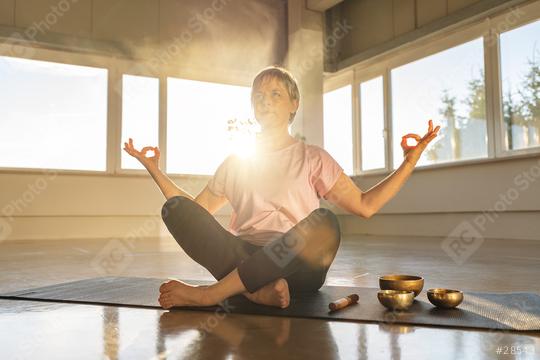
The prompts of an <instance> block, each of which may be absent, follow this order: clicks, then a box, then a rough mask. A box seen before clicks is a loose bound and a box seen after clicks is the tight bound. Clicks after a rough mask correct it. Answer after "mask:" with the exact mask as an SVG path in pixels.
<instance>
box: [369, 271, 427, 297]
mask: <svg viewBox="0 0 540 360" xmlns="http://www.w3.org/2000/svg"><path fill="white" fill-rule="evenodd" d="M379 287H380V288H381V290H404V291H414V296H418V294H420V291H422V288H423V287H424V278H423V277H421V276H415V275H384V276H381V277H379Z"/></svg>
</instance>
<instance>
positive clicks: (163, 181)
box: [124, 138, 227, 214]
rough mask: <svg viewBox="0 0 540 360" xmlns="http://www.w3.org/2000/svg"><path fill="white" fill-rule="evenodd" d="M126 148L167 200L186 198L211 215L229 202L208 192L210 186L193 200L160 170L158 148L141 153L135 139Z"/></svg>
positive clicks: (148, 148) (149, 148)
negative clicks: (178, 197) (150, 152)
mask: <svg viewBox="0 0 540 360" xmlns="http://www.w3.org/2000/svg"><path fill="white" fill-rule="evenodd" d="M124 146H125V147H124V150H125V151H126V152H127V153H128V154H130V155H131V156H133V157H135V158H136V159H137V160H139V161H140V163H141V164H142V165H143V166H144V167H145V168H146V170H148V172H149V173H150V175H151V176H152V178H153V179H154V181H155V182H156V184H157V185H158V187H159V189H160V190H161V192H162V193H163V195H164V196H165V198H166V199H167V200H169V199H170V198H172V197H174V196H185V197H187V198H189V199H191V200H193V201H195V202H196V203H198V204H199V205H201V206H202V207H204V208H205V209H206V210H207V211H208V212H209V213H210V214H214V213H215V212H216V211H218V210H219V209H220V208H221V207H223V205H225V203H226V202H227V198H226V197H224V196H217V195H215V194H213V193H212V192H211V191H210V190H208V186H206V187H205V188H204V189H203V191H201V192H200V193H199V195H197V197H196V198H193V196H191V195H190V194H188V193H187V192H186V191H184V190H182V189H181V188H180V187H178V186H177V185H176V184H175V183H174V182H173V181H172V180H171V179H170V178H169V177H168V176H167V175H166V174H165V173H164V172H163V171H161V169H160V168H159V156H160V151H159V149H158V148H157V147H152V146H147V147H144V148H143V149H142V150H141V151H138V150H136V149H135V147H134V146H133V139H131V138H130V139H129V142H127V143H124ZM149 150H153V151H154V156H152V157H147V156H146V153H147V152H148V151H149Z"/></svg>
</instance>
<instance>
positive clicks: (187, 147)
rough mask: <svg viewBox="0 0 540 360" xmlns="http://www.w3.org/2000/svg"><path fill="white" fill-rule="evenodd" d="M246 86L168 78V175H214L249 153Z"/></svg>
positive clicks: (250, 130) (250, 123)
mask: <svg viewBox="0 0 540 360" xmlns="http://www.w3.org/2000/svg"><path fill="white" fill-rule="evenodd" d="M250 90H251V89H250V88H249V87H244V86H234V85H225V84H216V83H209V82H202V81H193V80H184V79H177V78H167V172H169V173H177V174H203V175H213V174H214V173H215V171H216V169H217V167H218V166H219V164H220V163H221V162H222V161H223V160H224V158H225V157H226V156H227V155H228V154H230V153H231V152H236V153H238V154H240V155H242V154H247V153H249V152H250V151H252V150H253V140H254V132H255V131H256V129H257V125H256V124H255V121H254V120H253V119H254V117H253V115H252V110H251V100H250Z"/></svg>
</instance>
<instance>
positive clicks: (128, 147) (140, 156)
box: [124, 138, 160, 168]
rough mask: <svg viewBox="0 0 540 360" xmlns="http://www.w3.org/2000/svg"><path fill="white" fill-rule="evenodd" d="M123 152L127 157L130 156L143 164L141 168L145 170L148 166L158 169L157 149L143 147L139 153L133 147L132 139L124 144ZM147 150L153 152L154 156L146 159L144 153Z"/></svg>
mask: <svg viewBox="0 0 540 360" xmlns="http://www.w3.org/2000/svg"><path fill="white" fill-rule="evenodd" d="M124 150H125V151H126V152H127V153H128V154H129V155H131V156H133V157H134V158H135V159H137V160H139V161H140V163H141V164H143V166H144V167H145V168H148V167H149V166H150V167H156V168H159V155H160V152H159V149H158V148H157V147H154V146H146V147H143V148H142V150H141V151H138V150H137V149H135V147H134V146H133V139H132V138H129V142H125V143H124ZM149 150H152V151H154V156H152V157H147V156H146V153H147V152H148V151H149Z"/></svg>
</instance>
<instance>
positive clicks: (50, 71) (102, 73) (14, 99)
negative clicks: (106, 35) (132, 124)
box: [0, 56, 107, 171]
mask: <svg viewBox="0 0 540 360" xmlns="http://www.w3.org/2000/svg"><path fill="white" fill-rule="evenodd" d="M0 74H1V78H2V86H0V109H2V115H1V117H0V154H1V155H0V166H2V167H13V168H50V169H73V170H97V171H103V170H106V164H107V161H106V150H107V146H106V145H107V70H106V69H100V68H93V67H87V66H78V65H67V64H60V63H52V62H46V61H37V60H27V59H19V58H12V57H4V56H0Z"/></svg>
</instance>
